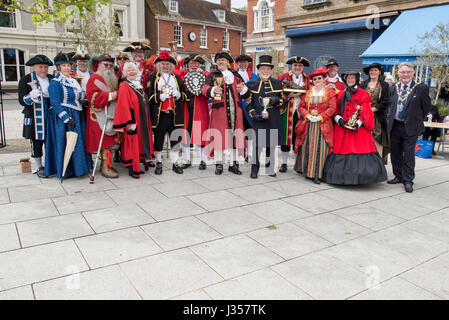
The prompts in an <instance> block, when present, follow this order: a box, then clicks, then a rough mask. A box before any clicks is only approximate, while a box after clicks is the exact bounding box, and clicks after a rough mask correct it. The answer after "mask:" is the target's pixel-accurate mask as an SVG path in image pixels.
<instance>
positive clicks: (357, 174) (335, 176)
mask: <svg viewBox="0 0 449 320" xmlns="http://www.w3.org/2000/svg"><path fill="white" fill-rule="evenodd" d="M323 180H324V181H326V182H327V183H329V184H338V185H359V184H372V183H378V182H382V181H386V180H387V171H386V169H385V166H384V164H383V162H382V159H381V158H380V156H379V154H378V153H377V152H373V153H364V154H355V153H351V154H335V153H332V154H330V155H329V156H328V157H327V159H326V163H325V164H324V170H323Z"/></svg>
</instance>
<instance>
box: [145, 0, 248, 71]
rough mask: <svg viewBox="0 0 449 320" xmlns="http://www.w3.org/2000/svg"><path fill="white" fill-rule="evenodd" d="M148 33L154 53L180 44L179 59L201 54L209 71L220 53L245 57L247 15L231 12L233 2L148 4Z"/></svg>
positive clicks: (157, 0) (159, 0)
mask: <svg viewBox="0 0 449 320" xmlns="http://www.w3.org/2000/svg"><path fill="white" fill-rule="evenodd" d="M145 31H146V36H147V38H148V39H149V40H150V43H151V47H152V48H153V53H157V52H158V51H159V50H164V49H165V50H168V51H171V47H170V42H172V41H177V53H178V58H179V59H180V58H181V57H185V56H188V55H189V54H191V53H194V52H197V53H199V54H201V55H203V56H204V57H205V58H206V69H207V70H209V68H210V66H211V64H212V63H213V58H214V56H215V54H216V53H217V52H219V51H223V50H226V51H229V52H230V53H231V55H233V56H237V55H239V54H241V53H243V41H244V38H245V37H246V12H241V11H239V10H234V9H231V0H221V3H220V4H215V3H211V2H208V1H205V0H178V1H174V0H146V5H145Z"/></svg>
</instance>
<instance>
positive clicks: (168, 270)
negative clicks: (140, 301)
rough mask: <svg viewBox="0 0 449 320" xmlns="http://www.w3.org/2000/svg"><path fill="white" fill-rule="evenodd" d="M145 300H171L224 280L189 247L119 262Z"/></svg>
mask: <svg viewBox="0 0 449 320" xmlns="http://www.w3.org/2000/svg"><path fill="white" fill-rule="evenodd" d="M120 267H121V268H122V270H123V271H124V272H125V274H126V275H127V277H128V278H129V279H130V280H131V282H132V283H133V285H134V287H135V288H136V289H137V290H138V292H139V293H140V295H141V296H142V297H143V298H144V299H168V298H173V297H176V296H179V295H181V294H183V293H187V292H190V291H193V290H197V289H201V288H203V287H205V286H208V285H211V284H214V283H217V282H220V281H222V280H223V278H222V277H220V276H219V275H218V274H217V273H216V272H215V271H213V270H212V269H211V268H210V267H209V266H208V265H206V264H205V263H204V262H203V261H201V260H200V259H199V258H198V257H197V256H196V255H195V254H193V253H192V252H191V251H190V250H188V249H180V250H176V251H171V252H167V253H162V254H158V255H155V256H151V257H148V258H143V259H139V260H135V261H131V262H125V263H122V264H120Z"/></svg>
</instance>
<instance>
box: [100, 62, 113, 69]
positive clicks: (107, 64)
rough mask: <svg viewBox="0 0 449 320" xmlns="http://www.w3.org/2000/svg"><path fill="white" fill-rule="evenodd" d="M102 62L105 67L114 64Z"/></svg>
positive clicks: (110, 66)
mask: <svg viewBox="0 0 449 320" xmlns="http://www.w3.org/2000/svg"><path fill="white" fill-rule="evenodd" d="M102 64H103V65H104V66H105V67H106V68H112V67H113V66H114V65H113V64H112V63H104V62H102Z"/></svg>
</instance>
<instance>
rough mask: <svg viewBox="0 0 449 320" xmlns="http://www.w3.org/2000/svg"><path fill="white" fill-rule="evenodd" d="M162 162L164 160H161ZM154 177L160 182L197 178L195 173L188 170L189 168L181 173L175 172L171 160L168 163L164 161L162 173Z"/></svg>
mask: <svg viewBox="0 0 449 320" xmlns="http://www.w3.org/2000/svg"><path fill="white" fill-rule="evenodd" d="M162 162H163V163H164V161H162ZM166 166H167V167H166ZM168 166H169V167H168ZM153 170H154V169H153ZM156 178H157V180H159V181H160V182H161V183H169V182H178V181H185V180H192V179H197V178H198V176H197V175H195V174H194V173H193V172H190V171H189V170H184V173H183V174H177V173H175V172H174V171H173V170H172V164H171V162H170V163H169V162H166V163H164V168H163V172H162V174H161V175H157V176H156Z"/></svg>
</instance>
